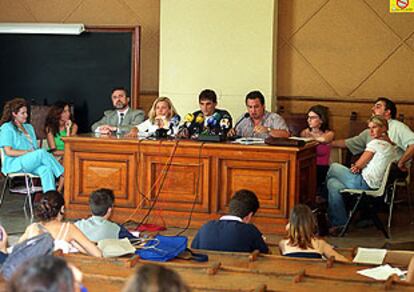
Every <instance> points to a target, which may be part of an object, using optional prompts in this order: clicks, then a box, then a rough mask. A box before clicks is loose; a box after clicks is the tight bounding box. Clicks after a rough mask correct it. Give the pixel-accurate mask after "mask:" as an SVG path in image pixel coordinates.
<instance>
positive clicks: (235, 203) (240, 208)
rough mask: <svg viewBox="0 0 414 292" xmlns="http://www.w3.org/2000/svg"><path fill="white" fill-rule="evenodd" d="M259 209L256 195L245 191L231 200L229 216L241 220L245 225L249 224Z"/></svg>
mask: <svg viewBox="0 0 414 292" xmlns="http://www.w3.org/2000/svg"><path fill="white" fill-rule="evenodd" d="M259 207H260V204H259V200H258V199H257V196H256V194H255V193H254V192H252V191H250V190H244V189H243V190H239V191H237V192H236V193H235V194H234V195H233V197H232V198H231V199H230V202H229V214H230V215H232V216H236V217H239V218H241V219H242V221H243V222H244V223H249V222H250V220H251V219H252V217H253V215H254V214H255V213H256V212H257V210H258V209H259Z"/></svg>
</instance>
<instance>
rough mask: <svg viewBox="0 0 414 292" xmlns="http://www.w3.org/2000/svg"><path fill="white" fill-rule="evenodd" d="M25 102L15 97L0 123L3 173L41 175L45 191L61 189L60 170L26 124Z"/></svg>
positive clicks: (30, 127)
mask: <svg viewBox="0 0 414 292" xmlns="http://www.w3.org/2000/svg"><path fill="white" fill-rule="evenodd" d="M27 116H28V114H27V103H26V101H25V100H24V99H23V98H15V99H12V100H10V101H8V102H7V103H6V105H5V106H4V110H3V115H2V117H1V120H0V126H1V127H0V147H1V148H3V151H4V161H3V163H2V172H3V173H13V172H29V173H33V174H35V175H38V176H40V181H41V184H42V188H43V191H44V192H47V191H51V190H56V178H59V186H58V191H59V192H60V191H62V189H63V167H62V165H61V164H60V163H59V162H58V161H57V160H56V159H55V158H54V157H53V155H52V154H50V153H48V152H47V151H46V150H45V149H39V147H38V145H37V140H36V134H35V131H34V129H33V127H32V125H30V124H28V123H27Z"/></svg>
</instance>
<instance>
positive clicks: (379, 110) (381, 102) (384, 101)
mask: <svg viewBox="0 0 414 292" xmlns="http://www.w3.org/2000/svg"><path fill="white" fill-rule="evenodd" d="M371 111H372V115H379V116H383V117H384V118H385V119H386V120H389V119H395V118H396V117H397V107H396V105H395V103H394V102H393V101H391V100H390V99H388V98H386V97H378V98H377V100H376V101H375V103H374V106H373V107H372V108H371Z"/></svg>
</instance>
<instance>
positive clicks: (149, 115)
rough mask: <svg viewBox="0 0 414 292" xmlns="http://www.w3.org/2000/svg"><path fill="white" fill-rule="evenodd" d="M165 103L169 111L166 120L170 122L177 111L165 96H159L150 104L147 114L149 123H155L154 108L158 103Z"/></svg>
mask: <svg viewBox="0 0 414 292" xmlns="http://www.w3.org/2000/svg"><path fill="white" fill-rule="evenodd" d="M162 101H164V102H166V103H167V104H168V107H169V109H170V113H169V114H168V115H167V119H168V120H170V119H171V118H172V117H173V116H175V115H176V114H177V110H176V109H175V107H174V105H173V104H172V101H171V99H169V98H168V97H165V96H160V97H158V98H157V99H156V100H154V102H153V103H152V106H151V109H150V110H149V112H148V119H149V120H150V121H151V123H154V121H155V108H156V106H157V104H158V103H159V102H162Z"/></svg>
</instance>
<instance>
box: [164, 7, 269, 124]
mask: <svg viewBox="0 0 414 292" xmlns="http://www.w3.org/2000/svg"><path fill="white" fill-rule="evenodd" d="M276 2H277V1H276ZM252 11H254V13H255V17H251V15H252ZM275 18H276V19H277V10H276V7H275V0H260V1H257V0H238V1H234V0H209V1H206V0H161V17H160V20H161V26H160V41H161V42H160V87H159V91H160V95H163V96H169V97H171V99H172V100H173V103H174V105H175V107H176V108H177V110H178V112H180V113H187V112H193V111H194V109H196V108H198V99H197V96H198V95H199V93H200V92H201V91H202V90H203V89H205V88H211V89H213V90H214V91H215V92H216V93H217V95H218V103H219V107H220V108H226V109H227V110H228V111H229V112H230V113H231V114H232V115H233V117H239V116H241V115H242V114H243V113H244V112H245V111H246V107H245V105H244V102H243V99H244V96H245V95H246V93H247V92H249V91H251V90H252V89H258V90H260V91H262V92H263V94H264V95H265V97H266V104H267V105H268V106H269V107H270V106H271V104H272V96H273V94H274V92H275V88H273V86H274V83H273V80H275V76H274V71H273V70H274V66H275V65H274V60H273V57H274V56H275V55H276V54H273V52H274V50H275V49H276V47H275V44H276V40H275V39H274V34H273V31H274V30H277V26H276V27H275V24H276V25H277V21H276V20H275Z"/></svg>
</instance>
